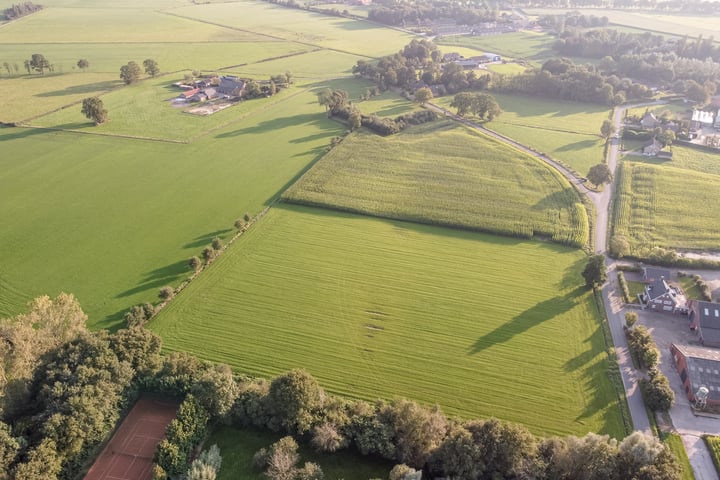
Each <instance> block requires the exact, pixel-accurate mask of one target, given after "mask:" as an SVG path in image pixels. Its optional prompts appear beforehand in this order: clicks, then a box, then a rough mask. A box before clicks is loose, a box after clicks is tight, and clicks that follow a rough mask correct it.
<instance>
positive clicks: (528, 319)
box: [468, 289, 579, 355]
mask: <svg viewBox="0 0 720 480" xmlns="http://www.w3.org/2000/svg"><path fill="white" fill-rule="evenodd" d="M578 290H579V289H575V290H573V291H572V292H569V293H568V294H566V295H564V296H557V297H554V298H551V299H550V300H546V301H544V302H540V303H538V304H536V305H535V306H533V307H531V308H529V309H528V310H525V311H524V312H522V313H521V314H520V315H518V316H516V317H515V318H513V319H512V320H510V321H509V322H506V323H504V324H503V325H500V326H499V327H497V328H496V329H495V330H493V331H492V332H489V333H487V334H485V335H483V336H482V337H480V338H479V339H477V341H475V343H474V344H473V345H472V346H471V347H470V348H469V349H468V354H469V355H475V354H476V353H480V352H482V351H483V350H485V349H487V348H490V347H492V346H494V345H497V344H499V343H505V342H509V341H510V340H512V339H513V338H514V337H515V336H516V335H521V334H523V333H525V332H527V331H528V330H530V329H532V328H533V327H537V326H539V325H541V324H543V323H544V322H546V321H547V320H550V319H552V318H554V317H556V316H558V315H562V314H563V313H565V312H567V311H568V310H570V309H572V308H573V307H574V306H575V304H576V297H577V296H578ZM519 291H520V290H519ZM508 301H511V299H508ZM568 328H572V326H571V325H568Z"/></svg>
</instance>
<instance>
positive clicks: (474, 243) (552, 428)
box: [150, 205, 624, 436]
mask: <svg viewBox="0 0 720 480" xmlns="http://www.w3.org/2000/svg"><path fill="white" fill-rule="evenodd" d="M584 262H585V257H584V255H583V254H582V253H581V252H580V251H578V250H576V249H569V248H566V247H561V246H557V245H553V244H549V243H543V242H531V241H522V240H516V239H509V238H502V237H494V236H486V235H481V234H473V233H469V232H464V231H458V230H447V229H442V228H437V227H431V226H423V225H417V224H413V223H404V222H397V221H387V220H379V219H373V218H369V217H364V216H355V215H351V214H343V213H338V212H331V211H328V210H317V209H312V208H308V207H299V206H287V205H283V206H281V207H273V208H272V209H271V210H270V212H269V213H268V214H267V215H266V216H265V217H264V218H263V220H262V221H261V222H260V223H258V224H257V225H256V226H254V227H253V228H252V229H250V230H249V231H248V232H247V233H246V234H245V235H243V236H242V237H241V238H240V239H239V241H237V242H236V243H234V244H233V246H232V247H231V248H230V249H228V250H227V251H226V252H225V253H224V254H223V255H222V256H221V257H220V258H219V260H217V262H216V263H215V264H213V265H212V266H211V267H210V268H209V269H208V270H206V271H205V272H203V274H202V275H201V276H200V278H198V280H196V281H195V282H193V283H192V284H191V285H190V286H189V287H188V288H187V289H185V290H184V291H183V292H182V293H180V294H179V295H178V296H177V297H176V298H175V300H174V301H173V302H172V303H171V304H170V305H169V306H168V307H167V308H166V309H165V310H163V312H162V313H161V314H160V315H159V316H158V317H156V318H155V319H154V320H153V321H152V322H151V324H150V328H151V329H152V330H154V331H155V332H156V333H158V334H160V335H161V336H162V337H163V339H164V346H165V350H166V351H190V352H192V353H195V354H197V355H199V356H201V357H203V358H206V359H208V360H213V361H218V362H225V363H228V364H229V365H231V366H232V367H233V368H234V369H235V370H236V371H238V372H245V373H249V374H253V375H258V376H263V377H272V376H275V375H277V374H279V373H281V372H284V371H286V370H289V369H291V368H296V367H299V368H304V369H306V370H308V371H309V372H310V373H312V374H313V375H315V376H316V377H317V378H318V379H319V381H320V382H321V383H322V385H323V386H325V388H326V389H327V390H329V391H331V392H333V393H338V394H342V395H346V396H349V397H355V398H357V397H359V398H366V399H374V398H377V397H384V398H392V397H395V396H401V397H408V398H413V399H416V400H418V401H421V402H423V403H426V404H434V403H438V404H439V405H440V406H441V407H442V408H443V409H444V410H445V411H446V412H447V413H449V414H457V415H461V416H462V417H465V418H474V417H487V416H496V417H498V418H502V419H505V420H510V421H514V422H520V423H523V424H525V425H527V426H528V427H529V428H530V429H531V430H532V431H533V432H535V433H536V434H568V433H574V434H582V433H585V432H588V431H597V432H605V433H609V434H612V435H616V436H617V435H620V436H622V435H623V434H624V432H623V431H622V430H623V427H622V421H621V418H620V413H619V410H618V408H617V405H616V401H617V400H616V396H615V393H614V390H613V387H612V386H611V384H610V381H609V379H608V376H607V374H606V372H605V369H606V367H607V364H606V355H605V351H604V340H603V335H602V331H601V330H600V324H599V320H598V313H597V311H596V308H595V305H594V303H593V300H592V296H591V294H590V293H589V292H588V291H587V290H585V289H584V288H582V287H581V284H582V281H581V277H580V271H581V270H582V268H583V266H584ZM219 332H222V333H221V334H220V335H219ZM558 339H562V341H558ZM208 345H212V346H213V348H212V349H208V348H207V346H208Z"/></svg>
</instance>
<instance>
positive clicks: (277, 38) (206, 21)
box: [159, 11, 379, 60]
mask: <svg viewBox="0 0 720 480" xmlns="http://www.w3.org/2000/svg"><path fill="white" fill-rule="evenodd" d="M159 13H162V14H165V15H171V16H174V17H178V18H184V19H185V20H191V21H194V22H200V23H207V24H208V25H214V26H216V27H222V28H227V29H230V30H235V31H237V32H243V33H251V34H253V35H260V36H263V37H268V38H272V39H274V40H279V41H283V42H287V43H296V44H298V45H305V46H307V47H313V48H318V49H320V50H328V51H331V52H339V53H344V54H347V55H352V56H355V57H364V58H370V59H373V60H376V59H378V58H379V57H373V56H370V55H365V54H362V53H357V52H350V51H347V50H341V49H339V48H331V47H324V46H322V45H318V44H316V43H310V42H301V41H299V40H290V39H287V38H284V37H278V36H275V35H270V34H269V33H259V32H255V31H253V30H247V29H244V28H238V27H232V26H230V25H223V24H221V23H215V22H211V21H209V20H202V19H200V18H194V17H186V16H185V15H180V14H179V13H172V12H163V11H161V12H159Z"/></svg>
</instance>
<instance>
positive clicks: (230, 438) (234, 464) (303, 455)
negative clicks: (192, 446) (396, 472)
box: [205, 426, 393, 480]
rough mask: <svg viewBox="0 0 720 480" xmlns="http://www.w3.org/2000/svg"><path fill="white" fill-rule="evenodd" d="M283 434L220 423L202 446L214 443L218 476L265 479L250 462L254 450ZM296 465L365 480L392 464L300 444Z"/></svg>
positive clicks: (381, 474)
mask: <svg viewBox="0 0 720 480" xmlns="http://www.w3.org/2000/svg"><path fill="white" fill-rule="evenodd" d="M282 436H283V435H281V434H279V433H273V432H269V431H264V430H252V429H240V428H234V427H227V426H220V427H218V428H216V429H215V430H214V431H213V432H212V433H211V434H210V437H209V438H208V439H207V441H206V442H205V446H206V447H207V446H210V445H214V444H217V446H218V447H219V448H220V455H221V456H222V468H221V469H220V474H219V475H218V477H217V478H218V480H237V479H238V478H241V479H243V480H267V477H266V476H265V475H264V473H263V472H261V471H259V470H256V469H255V468H253V466H252V459H253V455H254V454H255V452H257V451H258V450H260V449H261V448H263V447H265V448H267V447H269V446H270V445H272V444H273V443H275V442H277V441H278V440H280V438H282ZM298 453H300V465H302V464H303V463H305V462H315V463H317V464H319V465H320V466H321V467H322V470H323V473H324V474H325V478H328V479H336V478H344V479H345V480H368V479H369V478H387V476H388V473H389V472H390V469H392V467H393V465H392V464H391V463H390V462H386V461H383V460H379V459H377V458H374V457H373V458H370V457H364V456H362V455H360V454H358V453H354V452H350V451H349V450H342V451H340V452H337V453H333V454H327V453H325V454H318V453H317V452H315V450H312V449H310V448H309V447H308V446H306V445H303V444H300V448H299V449H298Z"/></svg>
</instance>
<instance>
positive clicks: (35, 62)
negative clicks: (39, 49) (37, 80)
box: [30, 53, 52, 75]
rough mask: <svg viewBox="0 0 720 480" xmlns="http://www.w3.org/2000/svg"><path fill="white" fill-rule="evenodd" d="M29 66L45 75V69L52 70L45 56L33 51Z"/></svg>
mask: <svg viewBox="0 0 720 480" xmlns="http://www.w3.org/2000/svg"><path fill="white" fill-rule="evenodd" d="M30 67H31V68H32V69H33V70H35V71H36V72H40V74H41V75H45V70H52V65H50V62H49V61H48V59H47V58H45V56H44V55H43V54H41V53H33V54H32V58H30Z"/></svg>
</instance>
